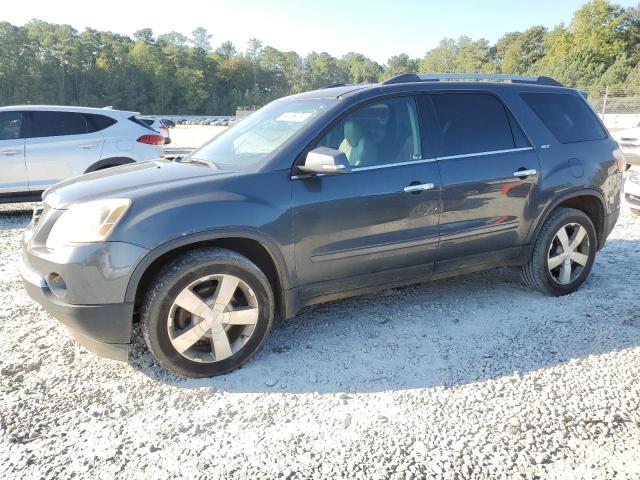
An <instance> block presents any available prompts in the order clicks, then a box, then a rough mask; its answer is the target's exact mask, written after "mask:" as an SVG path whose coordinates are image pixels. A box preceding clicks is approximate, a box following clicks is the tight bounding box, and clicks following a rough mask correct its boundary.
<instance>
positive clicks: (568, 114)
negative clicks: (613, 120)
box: [520, 93, 607, 143]
mask: <svg viewBox="0 0 640 480" xmlns="http://www.w3.org/2000/svg"><path fill="white" fill-rule="evenodd" d="M520 95H521V96H522V99H523V100H524V101H525V102H526V103H527V105H529V107H531V109H532V110H533V111H534V112H535V114H536V115H537V116H538V118H540V120H542V123H544V125H545V126H546V127H547V128H548V129H549V130H550V131H551V133H552V134H553V136H554V137H556V138H557V139H558V141H559V142H560V143H576V142H588V141H592V140H602V139H603V138H606V137H607V133H606V131H605V130H604V128H603V127H602V125H601V124H600V122H599V121H598V119H597V118H596V116H595V114H594V113H593V111H592V110H591V109H590V108H589V107H588V105H587V104H586V103H585V101H584V100H583V99H582V98H581V97H578V96H577V95H571V94H569V93H521V94H520Z"/></svg>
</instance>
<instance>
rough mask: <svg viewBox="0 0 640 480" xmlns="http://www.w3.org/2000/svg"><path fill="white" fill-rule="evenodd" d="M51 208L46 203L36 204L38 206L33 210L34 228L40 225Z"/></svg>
mask: <svg viewBox="0 0 640 480" xmlns="http://www.w3.org/2000/svg"><path fill="white" fill-rule="evenodd" d="M49 208H51V207H49V205H47V204H46V203H44V202H39V203H36V206H35V208H34V209H33V226H34V227H35V226H36V225H38V222H39V221H40V219H41V218H42V217H44V216H45V215H46V213H47V212H48V211H49Z"/></svg>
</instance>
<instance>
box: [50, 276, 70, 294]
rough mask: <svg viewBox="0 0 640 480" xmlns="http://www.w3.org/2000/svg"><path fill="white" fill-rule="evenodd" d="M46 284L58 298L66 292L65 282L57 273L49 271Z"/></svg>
mask: <svg viewBox="0 0 640 480" xmlns="http://www.w3.org/2000/svg"><path fill="white" fill-rule="evenodd" d="M47 286H48V287H49V290H51V292H52V293H53V294H54V295H55V296H56V297H58V298H62V297H64V296H65V295H66V294H67V284H66V283H65V281H64V279H63V278H62V277H61V276H60V275H59V274H57V273H50V274H49V276H48V277H47Z"/></svg>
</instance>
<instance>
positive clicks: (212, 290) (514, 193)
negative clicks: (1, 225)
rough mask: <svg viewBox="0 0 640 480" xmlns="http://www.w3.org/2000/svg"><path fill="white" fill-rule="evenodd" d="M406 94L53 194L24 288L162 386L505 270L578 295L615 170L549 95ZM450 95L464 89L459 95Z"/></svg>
mask: <svg viewBox="0 0 640 480" xmlns="http://www.w3.org/2000/svg"><path fill="white" fill-rule="evenodd" d="M466 77H470V76H467V75H461V74H458V75H416V74H404V75H401V76H398V77H394V78H392V79H390V80H387V81H386V82H384V83H383V84H376V85H337V86H336V85H334V86H331V87H330V88H326V89H322V90H317V91H313V92H307V93H303V94H299V95H294V96H290V97H286V98H283V99H280V100H277V101H275V102H273V103H271V104H269V105H267V106H266V107H264V108H262V109H261V110H259V111H257V112H256V113H254V114H253V115H251V116H250V117H248V118H247V119H246V120H244V121H242V122H241V123H239V124H237V125H235V126H234V127H233V128H230V129H229V130H227V131H226V132H224V133H223V134H222V135H220V136H218V137H216V138H215V139H213V140H211V141H210V142H209V143H207V144H205V145H204V146H202V147H201V148H200V149H198V150H196V151H195V152H193V153H192V154H190V155H189V156H187V157H185V158H183V159H181V160H179V161H174V162H171V161H167V160H159V161H152V162H146V163H136V164H132V165H127V166H123V167H116V168H113V169H109V170H106V171H99V172H94V173H90V174H87V175H83V176H81V177H77V178H74V179H71V180H68V181H65V182H62V183H59V184H57V185H56V186H54V187H53V188H51V189H49V190H48V191H47V192H45V194H44V196H43V197H44V203H43V204H42V206H41V207H39V208H37V209H36V211H35V212H34V219H33V222H32V224H31V225H30V226H29V228H28V229H27V230H26V232H25V234H24V261H23V266H22V272H21V273H22V277H23V280H24V286H25V288H26V289H27V291H28V292H29V294H30V295H31V297H32V298H34V299H35V300H36V301H37V302H39V303H40V304H42V305H43V306H44V307H45V308H46V309H47V310H48V311H49V312H50V313H51V314H52V315H53V316H54V317H56V318H58V319H59V320H60V321H62V322H63V323H64V324H66V325H67V326H68V327H69V328H70V330H71V332H72V333H73V335H74V336H75V337H76V338H77V339H78V341H79V342H80V343H82V344H83V345H85V346H86V347H87V348H89V349H91V350H94V351H95V352H97V353H99V354H101V355H103V356H107V357H110V358H116V359H121V360H125V359H127V357H128V348H129V343H130V337H131V331H132V323H133V322H134V321H140V322H141V323H142V331H143V334H144V338H145V341H146V343H147V345H148V347H149V349H150V351H151V353H152V354H153V355H154V356H155V358H156V359H157V360H158V361H159V362H160V363H161V364H162V365H164V366H166V367H168V368H170V369H171V370H173V371H174V372H177V373H179V374H182V375H186V376H194V377H197V376H212V375H218V374H223V373H225V372H229V371H230V370H233V369H235V368H237V367H239V366H240V365H242V364H243V363H244V362H246V361H247V360H248V359H249V358H250V357H251V356H252V355H253V354H254V353H255V352H256V351H257V350H258V349H259V348H260V346H261V345H262V343H263V342H264V340H265V338H266V336H267V333H268V332H269V329H270V328H271V325H272V321H273V318H274V316H275V315H279V316H281V317H283V318H290V317H293V316H294V315H296V313H297V312H298V311H299V310H300V309H301V308H303V307H304V306H306V305H310V304H314V303H318V302H325V301H329V300H334V299H337V298H342V297H346V296H350V295H357V294H360V293H364V292H370V291H373V290H376V289H381V288H389V287H395V286H400V285H405V284H409V283H413V282H422V281H425V280H429V279H434V278H443V277H449V276H453V275H459V274H463V273H468V272H474V271H479V270H485V269H489V268H493V267H496V266H501V265H511V266H517V267H520V268H521V269H522V277H523V279H524V281H525V283H526V284H528V285H529V286H531V287H532V288H535V289H537V290H540V291H542V292H545V293H547V294H550V295H564V294H567V293H571V292H573V291H575V290H576V289H577V288H578V287H579V286H580V285H581V284H582V282H584V281H585V279H586V278H587V276H588V275H589V273H590V271H591V268H592V266H593V262H594V259H595V255H596V252H597V251H598V250H599V249H600V248H602V246H603V245H604V242H605V240H606V238H607V236H608V235H609V233H610V232H611V230H612V229H613V226H614V224H615V223H616V220H617V218H618V212H619V207H620V186H621V171H622V169H623V167H624V164H625V162H624V158H623V156H622V155H621V153H620V151H619V150H618V148H617V144H616V143H615V141H614V140H612V138H611V137H610V135H609V133H608V132H607V130H606V129H605V127H604V126H603V125H602V123H601V122H600V120H599V119H598V117H597V115H596V114H595V113H594V112H593V110H592V109H591V108H590V107H589V105H588V103H587V102H586V101H585V98H584V96H583V94H582V93H581V92H579V91H577V90H574V89H570V88H564V87H562V86H561V85H560V84H558V83H557V82H556V81H554V80H552V79H550V78H546V77H513V76H505V75H484V76H479V75H473V76H472V77H473V80H477V79H478V78H479V77H482V78H481V79H483V80H493V81H490V82H478V81H473V82H464V81H458V80H461V79H463V78H466ZM452 80H456V81H452Z"/></svg>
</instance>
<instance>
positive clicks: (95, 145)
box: [80, 143, 98, 150]
mask: <svg viewBox="0 0 640 480" xmlns="http://www.w3.org/2000/svg"><path fill="white" fill-rule="evenodd" d="M97 146H98V144H97V143H88V144H87V145H80V148H84V149H85V150H87V149H89V148H95V147H97Z"/></svg>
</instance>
